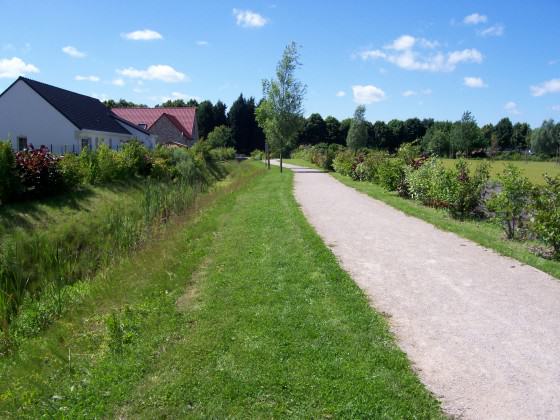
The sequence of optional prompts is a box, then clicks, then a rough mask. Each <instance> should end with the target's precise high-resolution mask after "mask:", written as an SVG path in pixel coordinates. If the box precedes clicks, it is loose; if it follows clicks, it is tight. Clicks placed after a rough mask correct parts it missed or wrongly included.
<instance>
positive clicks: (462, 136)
mask: <svg viewBox="0 0 560 420" xmlns="http://www.w3.org/2000/svg"><path fill="white" fill-rule="evenodd" d="M481 139H482V135H481V133H480V128H479V127H478V124H477V123H476V120H475V118H474V116H473V114H472V113H471V112H470V111H465V112H464V113H463V117H462V118H461V120H460V121H457V122H456V123H455V124H453V129H452V130H451V151H452V155H455V154H456V153H463V154H465V155H467V156H468V155H469V153H470V152H471V151H472V150H473V149H474V148H476V147H480V146H481V145H482V140H481Z"/></svg>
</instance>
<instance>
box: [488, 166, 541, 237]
mask: <svg viewBox="0 0 560 420" xmlns="http://www.w3.org/2000/svg"><path fill="white" fill-rule="evenodd" d="M498 179H499V180H500V187H501V191H500V192H498V193H497V194H495V195H494V196H493V197H492V198H491V199H490V200H489V201H488V208H489V209H490V210H491V211H494V212H495V213H496V217H497V218H498V219H499V220H500V221H501V222H502V225H503V227H504V230H505V233H506V237H507V238H508V239H514V238H515V237H516V231H517V230H518V229H519V228H520V227H521V226H522V224H523V218H524V216H525V215H526V214H527V209H528V207H529V204H530V198H531V191H532V190H533V186H532V184H531V182H530V181H529V179H528V178H526V177H524V176H522V175H521V171H520V170H519V168H517V167H516V166H514V165H512V164H509V165H507V166H506V168H505V169H504V172H503V173H502V174H500V175H498Z"/></svg>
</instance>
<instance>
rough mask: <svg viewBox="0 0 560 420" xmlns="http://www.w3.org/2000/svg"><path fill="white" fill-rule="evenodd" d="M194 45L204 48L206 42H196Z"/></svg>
mask: <svg viewBox="0 0 560 420" xmlns="http://www.w3.org/2000/svg"><path fill="white" fill-rule="evenodd" d="M196 45H198V46H199V47H206V46H207V45H208V41H196Z"/></svg>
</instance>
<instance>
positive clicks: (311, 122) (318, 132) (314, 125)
mask: <svg viewBox="0 0 560 420" xmlns="http://www.w3.org/2000/svg"><path fill="white" fill-rule="evenodd" d="M301 139H302V142H303V143H304V144H318V143H324V142H326V139H327V125H326V124H325V121H324V120H323V117H321V114H317V113H314V114H311V115H310V116H309V118H307V119H306V120H305V122H304V124H303V131H302V133H301Z"/></svg>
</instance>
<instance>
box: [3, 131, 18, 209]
mask: <svg viewBox="0 0 560 420" xmlns="http://www.w3.org/2000/svg"><path fill="white" fill-rule="evenodd" d="M18 184H19V178H18V174H17V169H16V158H15V156H14V153H13V151H12V145H11V144H10V143H9V142H2V141H0V204H3V203H6V202H7V201H9V200H10V199H11V198H12V197H13V195H14V194H15V193H16V191H17V189H18Z"/></svg>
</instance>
